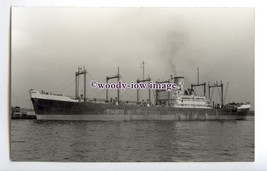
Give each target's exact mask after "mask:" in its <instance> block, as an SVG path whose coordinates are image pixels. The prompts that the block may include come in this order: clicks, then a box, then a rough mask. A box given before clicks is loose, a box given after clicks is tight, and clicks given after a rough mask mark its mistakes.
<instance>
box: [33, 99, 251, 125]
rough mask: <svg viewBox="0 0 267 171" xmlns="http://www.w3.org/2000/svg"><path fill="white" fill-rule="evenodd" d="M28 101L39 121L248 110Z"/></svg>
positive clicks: (216, 115)
mask: <svg viewBox="0 0 267 171" xmlns="http://www.w3.org/2000/svg"><path fill="white" fill-rule="evenodd" d="M31 100H32V103H33V106H34V110H35V113H36V115H37V119H39V120H242V119H245V118H246V116H247V114H248V111H249V109H248V108H245V109H237V110H233V109H224V108H221V109H216V108H175V107H159V106H151V107H144V106H138V105H112V104H101V103H94V102H66V101H57V100H47V99H37V98H32V99H31Z"/></svg>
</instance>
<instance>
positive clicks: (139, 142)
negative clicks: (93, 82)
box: [11, 116, 254, 162]
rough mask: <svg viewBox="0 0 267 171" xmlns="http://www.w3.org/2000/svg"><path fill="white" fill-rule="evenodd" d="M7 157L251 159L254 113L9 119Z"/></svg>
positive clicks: (74, 159)
mask: <svg viewBox="0 0 267 171" xmlns="http://www.w3.org/2000/svg"><path fill="white" fill-rule="evenodd" d="M11 160H13V161H74V162H129V161H133V162H139V161H140V162H176V161H214V162H216V161H254V117H253V116H248V117H247V119H246V120H242V121H195V122H188V121H182V122H181V121H180V122H177V121H160V122H159V121H158V122H157V121H131V122H123V121H108V122H96V121H94V122H84V121H67V122H66V121H45V122H44V121H36V120H12V121H11Z"/></svg>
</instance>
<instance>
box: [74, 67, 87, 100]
mask: <svg viewBox="0 0 267 171" xmlns="http://www.w3.org/2000/svg"><path fill="white" fill-rule="evenodd" d="M86 73H87V71H86V69H85V67H84V66H83V68H82V67H78V72H75V98H76V99H78V98H79V75H83V77H84V80H83V81H84V85H83V88H84V92H83V99H84V102H85V101H86Z"/></svg>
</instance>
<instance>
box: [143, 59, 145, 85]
mask: <svg viewBox="0 0 267 171" xmlns="http://www.w3.org/2000/svg"><path fill="white" fill-rule="evenodd" d="M142 65H143V67H142V68H143V80H144V79H145V62H144V61H143V62H142Z"/></svg>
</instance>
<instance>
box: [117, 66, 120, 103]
mask: <svg viewBox="0 0 267 171" xmlns="http://www.w3.org/2000/svg"><path fill="white" fill-rule="evenodd" d="M117 78H118V82H119V81H120V68H119V67H118V77H117ZM117 92H118V95H117V96H118V104H119V103H120V89H119V88H118V90H117Z"/></svg>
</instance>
